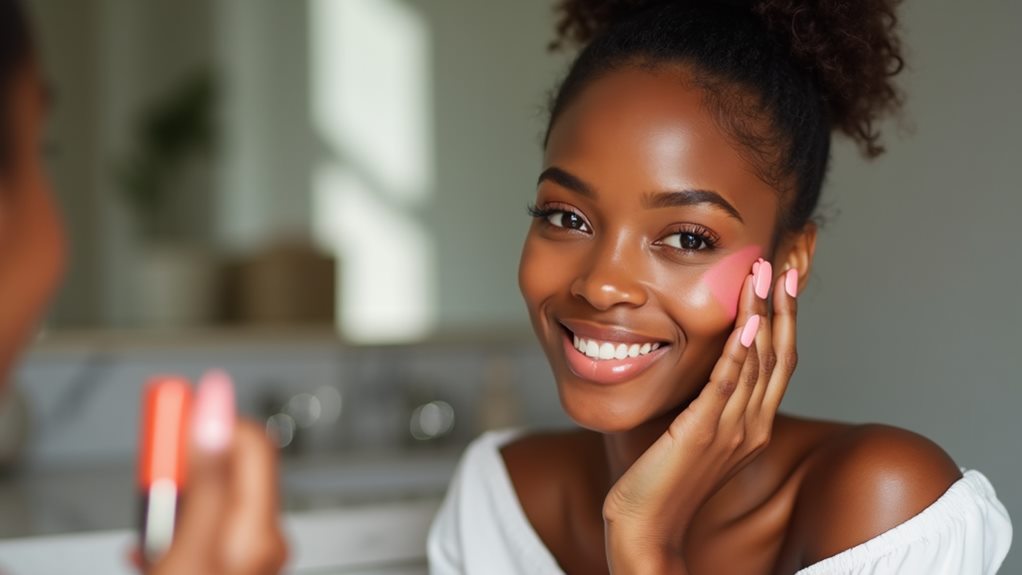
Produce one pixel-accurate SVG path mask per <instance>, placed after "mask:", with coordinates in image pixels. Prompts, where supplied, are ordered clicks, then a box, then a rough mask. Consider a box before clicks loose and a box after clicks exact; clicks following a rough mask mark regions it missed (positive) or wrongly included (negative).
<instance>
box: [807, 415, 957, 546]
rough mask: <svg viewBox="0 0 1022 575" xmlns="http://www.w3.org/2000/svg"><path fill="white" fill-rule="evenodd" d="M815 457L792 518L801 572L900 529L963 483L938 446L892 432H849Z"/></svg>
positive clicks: (878, 428) (862, 428)
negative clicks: (957, 482) (800, 559)
mask: <svg viewBox="0 0 1022 575" xmlns="http://www.w3.org/2000/svg"><path fill="white" fill-rule="evenodd" d="M813 451H814V453H813V457H812V458H811V460H810V462H809V463H808V468H807V470H806V475H805V478H804V480H803V481H802V485H801V487H800V489H799V494H798V498H797V501H796V505H795V510H794V513H795V515H794V518H793V527H794V532H795V534H796V537H798V538H799V540H800V542H801V545H800V546H801V547H802V549H803V553H802V555H803V556H802V562H803V564H805V565H809V564H812V563H815V562H817V561H820V560H822V559H825V558H827V557H830V556H832V555H835V554H837V553H840V552H841V551H844V550H845V549H849V548H851V547H854V546H856V545H858V544H860V543H864V542H866V541H868V540H870V539H872V538H874V537H876V536H877V535H880V534H881V533H884V532H885V531H888V530H890V529H891V528H893V527H895V526H897V525H900V524H901V523H904V522H905V521H907V520H908V519H911V518H912V517H914V516H915V515H917V514H919V513H920V512H921V511H923V510H924V509H926V508H927V507H929V506H930V505H931V504H932V503H933V502H934V501H936V500H937V499H938V498H940V496H941V495H943V494H944V492H946V491H947V489H948V488H949V487H950V486H951V485H952V484H953V483H954V482H955V481H957V480H958V479H960V478H961V472H960V471H959V468H958V466H957V465H956V464H955V462H954V460H952V459H951V457H950V456H949V455H948V454H947V453H946V452H945V451H944V450H943V449H941V447H940V446H939V445H937V444H936V443H934V442H933V441H931V440H929V439H927V438H926V437H924V436H922V435H919V434H917V433H913V432H911V431H908V430H905V429H901V428H898V427H892V426H889V425H881V424H864V425H852V426H848V427H847V428H845V429H842V430H840V432H838V433H834V434H830V435H828V436H827V438H826V440H825V441H822V442H820V443H819V444H818V445H817V446H816V448H815V449H814V450H813Z"/></svg>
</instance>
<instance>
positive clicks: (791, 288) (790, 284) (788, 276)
mask: <svg viewBox="0 0 1022 575" xmlns="http://www.w3.org/2000/svg"><path fill="white" fill-rule="evenodd" d="M784 291H786V292H788V295H790V296H791V297H796V296H797V295H798V270H796V269H794V268H792V269H790V270H788V271H787V273H785V274H784Z"/></svg>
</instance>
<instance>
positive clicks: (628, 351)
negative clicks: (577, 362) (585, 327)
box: [572, 335, 660, 360]
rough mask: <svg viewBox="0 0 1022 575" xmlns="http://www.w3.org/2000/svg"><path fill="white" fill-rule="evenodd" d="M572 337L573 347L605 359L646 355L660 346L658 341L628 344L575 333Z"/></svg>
mask: <svg viewBox="0 0 1022 575" xmlns="http://www.w3.org/2000/svg"><path fill="white" fill-rule="evenodd" d="M572 337H573V338H574V344H575V349H577V350H578V351H579V352H581V353H583V354H585V356H586V357H589V358H591V359H601V360H607V359H625V358H628V357H639V356H640V355H647V354H649V352H651V351H656V350H657V348H659V347H660V343H659V342H647V343H643V344H638V343H633V344H631V345H629V344H627V343H618V344H614V343H613V342H609V341H599V340H595V339H587V338H584V337H579V336H577V335H573V336H572Z"/></svg>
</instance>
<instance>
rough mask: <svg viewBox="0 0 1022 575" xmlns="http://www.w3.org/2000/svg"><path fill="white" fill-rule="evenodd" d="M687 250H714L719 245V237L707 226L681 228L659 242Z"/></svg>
mask: <svg viewBox="0 0 1022 575" xmlns="http://www.w3.org/2000/svg"><path fill="white" fill-rule="evenodd" d="M657 243H659V244H663V245H665V246H669V247H672V248H674V249H677V250H682V251H685V252H698V251H706V250H712V249H713V248H715V247H717V238H716V236H714V235H713V233H712V232H710V231H709V230H707V229H705V228H701V227H700V228H698V229H696V228H694V229H691V230H679V231H676V232H674V233H672V234H670V235H668V236H665V237H664V239H662V240H660V241H659V242H657Z"/></svg>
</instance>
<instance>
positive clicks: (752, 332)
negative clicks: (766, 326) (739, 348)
mask: <svg viewBox="0 0 1022 575" xmlns="http://www.w3.org/2000/svg"><path fill="white" fill-rule="evenodd" d="M757 331H759V316H758V315H754V316H752V317H750V318H749V321H747V322H745V327H743V328H742V338H741V339H742V345H744V346H745V347H749V346H750V345H752V340H754V339H756V332H757Z"/></svg>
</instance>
